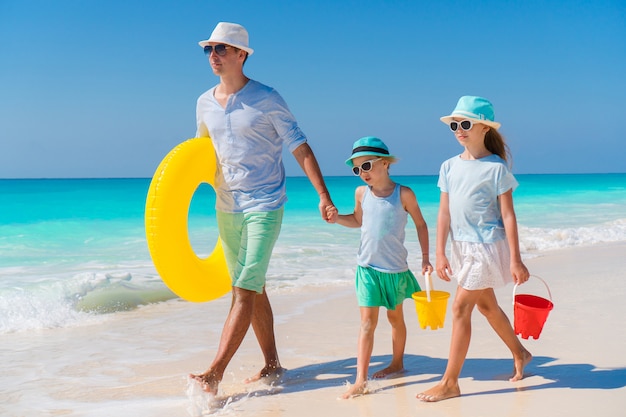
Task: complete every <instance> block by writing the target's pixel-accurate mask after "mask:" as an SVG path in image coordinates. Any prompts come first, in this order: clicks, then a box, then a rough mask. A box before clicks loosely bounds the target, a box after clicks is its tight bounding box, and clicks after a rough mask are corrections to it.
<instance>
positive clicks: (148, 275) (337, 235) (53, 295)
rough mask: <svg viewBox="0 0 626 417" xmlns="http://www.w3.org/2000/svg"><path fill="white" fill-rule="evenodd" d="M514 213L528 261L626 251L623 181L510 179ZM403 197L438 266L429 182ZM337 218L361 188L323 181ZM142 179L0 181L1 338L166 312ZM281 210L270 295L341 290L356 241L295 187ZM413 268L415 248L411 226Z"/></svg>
mask: <svg viewBox="0 0 626 417" xmlns="http://www.w3.org/2000/svg"><path fill="white" fill-rule="evenodd" d="M516 177H517V179H518V181H519V182H520V186H519V188H518V189H517V190H516V191H515V193H514V201H515V207H516V212H517V216H518V222H519V225H520V241H521V247H522V251H523V256H524V257H533V256H540V254H541V252H542V251H546V250H553V249H560V248H567V247H572V246H582V245H595V244H601V243H604V242H617V241H625V240H626V174H576V175H517V176H516ZM394 179H395V180H396V181H397V182H399V183H401V184H403V185H407V186H410V187H411V188H412V189H413V190H414V191H415V193H416V195H417V197H418V201H419V203H420V206H421V208H422V211H423V213H424V216H425V218H426V221H427V223H428V225H429V229H430V236H431V255H433V258H434V240H435V227H436V215H437V207H438V199H439V190H438V189H437V186H436V183H437V177H436V176H397V177H394ZM327 184H328V186H329V189H330V191H331V194H332V197H333V200H334V202H335V204H336V205H337V207H338V208H339V210H340V212H343V213H345V212H349V211H351V210H352V208H353V205H354V201H353V198H354V189H355V187H356V186H358V185H360V184H361V182H360V179H359V178H357V177H328V178H327ZM149 185H150V179H145V178H142V179H36V180H31V179H24V180H0V334H7V333H14V332H22V331H26V330H31V329H43V328H47V329H54V328H63V327H68V326H80V325H84V324H86V323H89V322H93V321H98V320H99V318H101V317H103V316H105V315H107V314H115V313H117V312H119V311H123V310H127V309H133V308H137V307H138V306H140V305H142V304H148V303H154V302H162V301H165V300H168V299H172V298H174V297H175V296H174V294H172V293H171V292H169V290H168V289H167V288H166V287H165V286H164V285H163V283H162V282H161V280H160V278H159V276H158V274H157V272H156V270H155V269H154V266H153V264H152V261H151V258H150V254H149V252H148V249H147V246H146V239H145V232H144V205H145V198H146V193H147V190H148V187H149ZM287 186H288V195H289V202H288V203H287V206H286V212H285V213H286V214H285V221H284V225H283V229H282V233H281V237H280V239H279V241H278V243H277V246H276V248H275V252H274V253H275V255H274V257H273V259H272V263H271V266H270V270H269V274H268V287H269V289H270V290H280V289H281V288H289V289H295V290H297V289H298V288H304V287H307V286H310V285H321V286H330V285H348V284H349V283H350V282H351V281H352V279H353V269H354V265H355V255H356V250H357V247H358V241H359V231H358V230H356V229H346V228H343V227H341V226H338V225H329V224H326V223H325V222H323V221H322V220H321V218H320V215H319V212H318V209H317V203H318V201H317V195H316V193H315V192H314V191H313V189H312V187H311V186H310V184H309V183H308V180H307V179H306V178H303V177H290V178H288V182H287ZM214 199H215V195H214V193H213V189H212V188H211V187H210V186H209V185H206V184H203V185H202V186H200V187H199V189H198V191H197V192H196V194H195V196H194V198H193V200H192V202H191V207H190V214H189V227H188V229H189V230H188V232H189V239H190V241H191V244H192V247H193V248H194V250H195V252H196V253H197V254H198V255H199V256H201V257H204V256H206V255H208V253H209V252H210V251H211V250H212V248H213V245H214V244H215V241H216V239H217V231H216V226H215V220H214V210H213V205H214ZM407 228H408V230H407V246H408V248H409V256H410V259H409V264H410V266H411V267H412V268H415V269H417V267H418V263H417V260H418V259H419V258H420V253H419V245H418V243H417V238H416V233H415V231H414V228H413V225H412V223H411V222H410V221H409V225H408V226H407Z"/></svg>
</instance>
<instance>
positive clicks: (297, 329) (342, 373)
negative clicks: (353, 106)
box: [0, 243, 626, 417]
mask: <svg viewBox="0 0 626 417" xmlns="http://www.w3.org/2000/svg"><path fill="white" fill-rule="evenodd" d="M625 255H626V243H619V244H612V245H603V246H594V247H586V248H575V249H567V250H561V251H554V252H550V253H545V254H543V255H542V256H540V257H537V258H533V259H529V260H527V261H526V262H527V265H528V266H529V269H530V270H531V273H533V274H536V275H539V276H541V277H542V278H544V279H545V280H547V282H548V283H549V285H550V289H551V291H552V295H553V301H554V304H555V308H554V310H553V311H552V312H551V313H550V316H549V318H548V321H547V323H546V325H545V327H544V329H543V333H542V334H541V337H540V338H539V340H532V339H531V340H528V341H524V340H523V341H522V342H523V343H524V345H525V346H526V347H527V348H528V349H529V350H530V351H531V352H532V353H533V355H534V357H535V358H534V360H533V361H532V362H531V363H530V365H529V366H528V367H527V369H526V371H527V375H528V376H527V377H526V378H525V379H524V380H522V381H519V382H516V383H511V382H509V381H508V380H507V378H508V376H509V374H510V372H511V370H512V366H513V365H512V361H511V358H510V355H509V352H508V350H507V349H506V347H505V346H504V344H503V343H502V342H501V341H500V340H499V339H498V337H497V336H496V335H495V333H494V332H493V331H492V330H491V328H490V327H489V326H488V324H487V322H486V320H485V319H484V318H483V317H482V316H480V314H479V313H478V312H477V313H476V314H475V315H474V320H473V323H474V329H473V337H472V343H471V346H470V352H469V355H468V359H467V361H466V363H465V367H464V369H463V372H462V375H461V380H460V384H461V390H462V393H463V395H462V396H461V397H460V398H455V399H450V400H446V401H442V402H439V403H432V404H426V403H421V402H419V401H417V400H416V399H415V395H416V394H417V393H418V392H421V391H423V390H425V389H427V388H429V387H430V386H432V385H433V384H434V383H436V382H437V381H438V380H439V378H440V377H441V374H442V373H443V370H444V369H445V365H446V358H447V354H448V346H449V340H450V330H451V321H450V317H449V311H450V305H451V301H450V302H449V303H448V317H447V318H446V324H445V327H444V328H443V329H440V330H436V331H432V330H430V329H426V330H422V329H421V328H420V327H419V325H418V320H417V316H416V314H415V310H414V305H413V301H411V300H407V301H406V302H405V304H404V308H405V316H406V321H407V326H408V328H409V337H408V341H407V348H406V352H407V353H406V357H405V367H406V368H407V372H406V373H405V374H402V375H401V376H399V377H397V378H394V379H389V380H382V381H374V382H372V383H371V384H370V386H371V387H372V388H373V389H374V390H375V392H373V393H372V394H370V395H366V396H362V397H358V398H354V399H351V400H338V399H337V398H338V397H339V396H340V395H341V394H342V393H343V392H344V391H345V389H346V386H345V384H346V382H347V381H350V382H353V381H354V376H355V364H356V358H355V355H356V343H357V334H358V327H359V312H358V307H357V306H356V301H355V296H354V290H353V288H351V287H337V288H313V289H308V290H299V291H298V292H286V291H285V292H278V293H271V294H270V299H271V301H272V304H273V307H274V312H275V315H276V336H277V342H278V348H279V352H280V355H281V361H282V363H283V365H284V366H285V367H286V368H288V369H289V371H288V372H287V373H286V375H285V378H284V381H283V382H282V383H280V384H278V385H277V386H274V387H269V386H267V385H264V384H261V383H256V384H250V385H245V384H243V383H242V382H241V381H242V380H243V379H244V378H246V377H248V376H251V375H253V374H254V373H256V372H257V371H258V370H259V366H260V365H261V363H262V357H261V354H260V351H259V349H258V347H257V345H256V341H255V339H254V336H253V333H252V332H251V331H250V333H249V335H248V336H247V338H246V340H245V341H244V344H243V346H242V347H241V349H240V350H239V352H238V353H237V355H236V356H235V358H234V359H233V361H232V362H231V365H230V366H229V368H228V369H227V373H226V375H225V378H224V380H223V382H222V384H221V387H220V389H221V392H220V395H219V398H218V401H216V402H215V404H214V407H213V408H212V409H210V410H209V409H208V406H207V399H206V397H205V396H204V395H203V394H202V393H200V391H199V390H198V389H197V387H194V385H193V384H191V385H188V382H187V379H186V375H187V374H188V373H189V372H198V371H203V370H205V368H206V367H207V366H208V364H209V362H210V360H211V359H212V357H213V355H214V352H215V348H216V345H217V341H218V337H219V334H220V332H221V327H222V325H223V322H224V318H225V316H226V313H227V310H228V307H229V303H230V300H229V298H228V297H225V298H222V299H220V300H217V301H214V302H211V303H205V304H193V303H187V302H183V301H173V302H168V303H163V304H160V305H152V306H147V307H143V308H141V309H139V310H136V311H132V312H128V313H121V314H117V315H115V316H114V318H109V319H108V320H106V321H105V322H103V323H100V324H94V325H92V326H85V327H80V328H73V329H56V330H50V331H41V332H36V333H31V334H13V335H4V336H2V339H0V352H1V353H2V359H3V360H2V364H0V398H1V401H0V415H7V416H8V415H11V416H31V415H32V416H56V415H59V416H61V415H62V416H113V415H128V416H131V415H132V416H150V417H160V416H163V417H165V416H168V417H171V416H188V415H194V414H195V415H198V414H201V413H202V412H203V411H204V413H205V414H206V413H208V412H209V411H211V412H213V413H214V414H217V415H228V416H239V415H250V416H268V417H269V416H276V417H279V416H280V417H290V416H293V417H307V416H311V417H312V416H316V417H319V416H326V417H333V416H337V417H339V416H341V417H343V416H368V417H369V416H396V415H397V416H424V415H428V416H468V417H476V416H529V415H533V416H550V417H554V416H565V415H567V416H570V415H577V416H578V415H587V414H589V415H602V416H622V415H624V410H625V409H626V355H625V354H624V350H625V349H626V335H625V333H624V331H623V328H622V320H623V318H624V317H626V285H625V284H624V282H625V280H626V261H625ZM435 285H436V287H437V289H440V290H444V291H448V292H452V293H453V292H454V286H453V285H452V284H448V283H444V282H443V281H440V280H439V279H437V278H435ZM511 292H512V287H511V286H509V287H507V288H506V289H503V290H501V291H499V292H498V297H499V300H500V304H501V306H502V307H503V309H504V311H505V312H506V313H507V314H509V317H511V319H512V317H513V313H512V312H513V309H512V305H511V301H512V294H511ZM518 292H531V293H534V294H537V295H540V296H544V297H547V295H546V292H545V288H544V287H543V286H542V284H541V283H540V281H538V280H532V279H531V281H530V282H529V283H528V284H526V285H524V286H522V287H521V288H520V289H519V291H518ZM390 357H391V336H390V327H389V324H388V323H387V321H386V317H385V314H384V313H383V314H381V320H380V323H379V326H378V329H377V331H376V344H375V347H374V357H373V362H372V366H371V368H370V370H371V373H373V372H375V371H376V370H377V369H380V368H381V367H382V366H384V364H386V363H387V362H388V361H389V359H390ZM44 364H45V366H44Z"/></svg>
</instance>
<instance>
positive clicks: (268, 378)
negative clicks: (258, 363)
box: [244, 365, 286, 384]
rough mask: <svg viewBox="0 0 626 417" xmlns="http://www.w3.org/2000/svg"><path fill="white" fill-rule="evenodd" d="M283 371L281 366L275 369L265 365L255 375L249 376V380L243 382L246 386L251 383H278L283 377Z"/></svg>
mask: <svg viewBox="0 0 626 417" xmlns="http://www.w3.org/2000/svg"><path fill="white" fill-rule="evenodd" d="M285 371H286V369H285V368H283V367H282V366H278V367H275V366H269V365H267V366H265V367H264V368H263V369H261V370H260V371H259V372H258V373H257V374H255V375H253V376H251V377H250V378H246V379H245V380H244V382H245V383H246V384H250V383H251V382H256V381H261V380H263V381H264V382H265V383H268V384H271V383H272V382H276V381H278V380H279V379H280V378H281V377H282V376H283V374H284V373H285Z"/></svg>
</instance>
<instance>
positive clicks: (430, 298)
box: [412, 273, 450, 330]
mask: <svg viewBox="0 0 626 417" xmlns="http://www.w3.org/2000/svg"><path fill="white" fill-rule="evenodd" d="M431 288H432V283H431V281H430V274H429V273H427V274H426V291H418V292H415V293H413V295H412V297H413V300H414V301H415V310H416V311H417V319H418V320H419V323H420V327H421V328H422V329H425V328H426V327H427V326H430V328H431V330H437V329H439V328H443V323H444V321H445V320H446V309H447V307H448V298H450V293H448V292H445V291H434V290H431Z"/></svg>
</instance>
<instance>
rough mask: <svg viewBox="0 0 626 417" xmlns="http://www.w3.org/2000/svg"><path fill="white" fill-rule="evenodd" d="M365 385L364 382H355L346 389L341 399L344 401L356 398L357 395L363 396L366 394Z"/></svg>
mask: <svg viewBox="0 0 626 417" xmlns="http://www.w3.org/2000/svg"><path fill="white" fill-rule="evenodd" d="M367 392H368V391H367V383H366V381H363V382H358V383H357V382H355V383H354V385H352V386H351V387H348V391H346V392H345V393H344V394H343V395H342V396H341V398H343V399H344V400H347V399H350V398H353V397H358V396H359V395H364V394H367Z"/></svg>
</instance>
